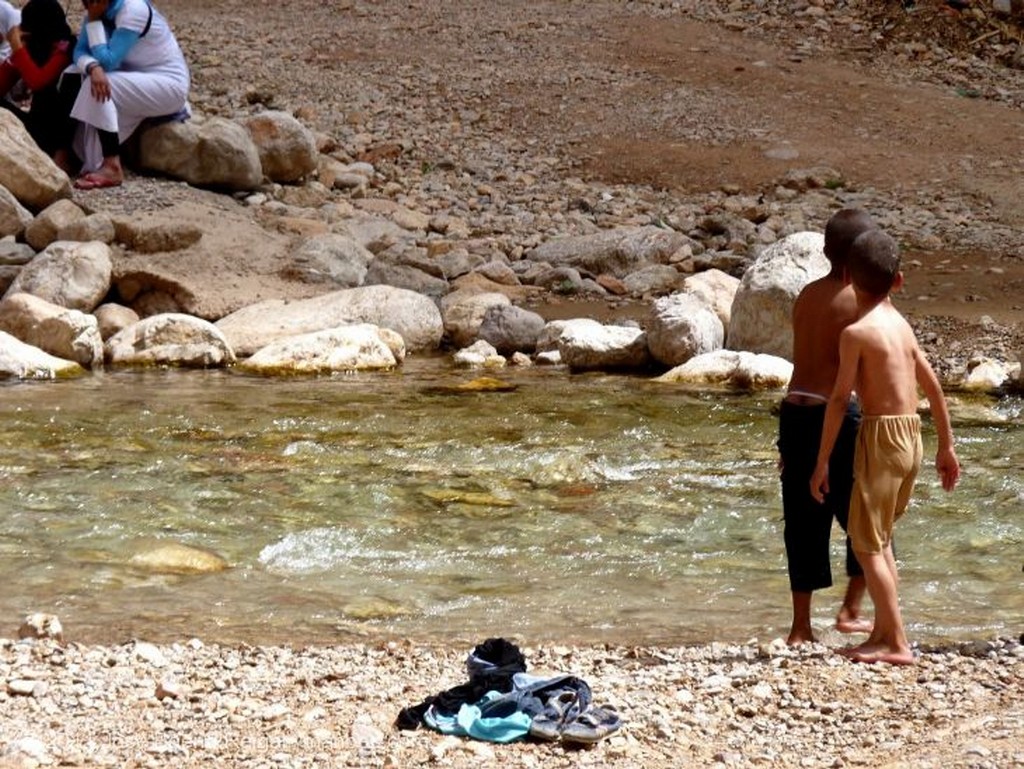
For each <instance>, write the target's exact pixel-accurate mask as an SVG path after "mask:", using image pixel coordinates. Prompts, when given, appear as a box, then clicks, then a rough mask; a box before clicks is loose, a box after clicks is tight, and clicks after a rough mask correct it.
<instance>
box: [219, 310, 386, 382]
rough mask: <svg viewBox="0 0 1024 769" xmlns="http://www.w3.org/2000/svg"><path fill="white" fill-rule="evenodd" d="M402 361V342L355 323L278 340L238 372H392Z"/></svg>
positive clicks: (239, 366)
mask: <svg viewBox="0 0 1024 769" xmlns="http://www.w3.org/2000/svg"><path fill="white" fill-rule="evenodd" d="M404 359H405V342H404V341H403V340H402V337H401V336H400V335H399V334H398V333H397V332H395V331H392V330H391V329H388V328H380V327H379V326H374V325H373V324H370V323H359V324H356V325H352V326H339V327H337V328H330V329H326V330H324V331H314V332H312V333H310V334H300V335H299V336H290V337H287V338H285V339H280V340H278V341H276V342H272V343H271V344H269V345H267V346H266V347H264V348H262V349H260V350H257V351H256V352H255V353H253V355H252V356H250V357H249V358H247V359H246V360H244V361H242V362H241V363H239V364H238V368H239V369H241V370H243V371H249V372H252V373H256V374H329V373H332V372H338V371H368V370H376V369H392V368H394V367H395V366H397V365H398V364H399V363H401V362H402V361H403V360H404Z"/></svg>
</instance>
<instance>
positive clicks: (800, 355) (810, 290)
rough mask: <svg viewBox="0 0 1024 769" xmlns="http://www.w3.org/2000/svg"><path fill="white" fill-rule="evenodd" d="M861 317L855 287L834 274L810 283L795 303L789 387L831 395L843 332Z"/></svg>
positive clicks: (795, 390) (796, 390)
mask: <svg viewBox="0 0 1024 769" xmlns="http://www.w3.org/2000/svg"><path fill="white" fill-rule="evenodd" d="M856 317H857V300H856V297H855V296H854V293H853V289H852V288H851V287H850V286H848V285H847V284H846V283H845V281H843V279H842V277H840V276H836V275H833V274H829V275H826V276H825V277H823V278H818V280H815V281H813V282H812V283H808V284H807V285H806V286H805V287H804V288H803V290H802V291H801V292H800V294H799V296H797V299H796V302H795V303H794V305H793V375H792V377H791V378H790V382H789V389H790V390H791V391H794V392H801V393H811V394H816V395H821V396H822V398H823V399H824V398H826V397H828V394H829V393H830V392H832V385H833V384H834V383H835V381H836V374H837V372H838V371H839V335H840V333H841V332H842V330H843V329H844V328H846V327H847V326H848V325H849V324H850V323H852V322H853V321H854V320H855V319H856Z"/></svg>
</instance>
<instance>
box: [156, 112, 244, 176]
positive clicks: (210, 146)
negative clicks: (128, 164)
mask: <svg viewBox="0 0 1024 769" xmlns="http://www.w3.org/2000/svg"><path fill="white" fill-rule="evenodd" d="M139 165H141V166H142V167H143V168H148V169H150V170H152V171H157V172H159V173H162V174H166V175H167V176H171V177H174V178H175V179H182V180H184V181H186V182H188V183H189V184H193V185H195V186H196V187H212V188H214V189H223V190H239V191H244V190H252V189H255V188H256V187H258V186H259V185H260V183H261V182H262V181H263V169H262V165H261V163H260V154H259V151H258V150H257V149H256V144H255V142H253V140H252V136H250V135H249V132H248V131H247V130H246V129H245V128H244V127H243V126H242V125H241V124H239V123H236V122H235V121H233V120H228V119H227V118H218V117H210V118H206V119H202V120H189V121H187V122H184V123H176V122H169V123H161V124H160V125H157V126H153V127H152V128H147V129H146V130H145V131H144V132H143V133H142V135H141V136H140V137H139Z"/></svg>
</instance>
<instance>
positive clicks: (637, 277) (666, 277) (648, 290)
mask: <svg viewBox="0 0 1024 769" xmlns="http://www.w3.org/2000/svg"><path fill="white" fill-rule="evenodd" d="M682 283H683V275H682V274H681V273H680V272H679V271H678V270H677V269H676V268H675V267H670V266H669V265H667V264H649V265H647V266H646V267H641V268H640V269H639V270H636V271H635V272H631V273H629V274H628V275H626V277H624V278H623V279H622V285H623V286H624V287H625V288H626V291H627V293H630V294H632V295H633V296H637V297H644V296H648V295H653V296H660V295H662V294H670V293H672V292H673V291H675V290H677V289H678V288H679V287H680V286H681V285H682ZM598 285H599V286H601V288H602V290H604V291H606V290H607V289H606V288H605V287H604V286H603V285H601V282H600V281H598Z"/></svg>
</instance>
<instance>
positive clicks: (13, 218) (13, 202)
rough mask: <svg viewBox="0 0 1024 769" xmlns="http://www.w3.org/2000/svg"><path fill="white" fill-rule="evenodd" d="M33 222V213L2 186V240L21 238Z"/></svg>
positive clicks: (0, 234)
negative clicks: (9, 237)
mask: <svg viewBox="0 0 1024 769" xmlns="http://www.w3.org/2000/svg"><path fill="white" fill-rule="evenodd" d="M31 221H32V212H31V211H29V210H28V209H27V208H25V206H23V205H22V204H21V203H20V202H18V199H17V198H16V197H14V195H13V194H11V192H10V191H9V190H8V189H7V188H6V187H2V186H0V238H6V237H8V236H13V237H16V238H17V237H21V234H22V233H23V232H24V231H25V228H26V227H27V226H28V225H29V223H30V222H31Z"/></svg>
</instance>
